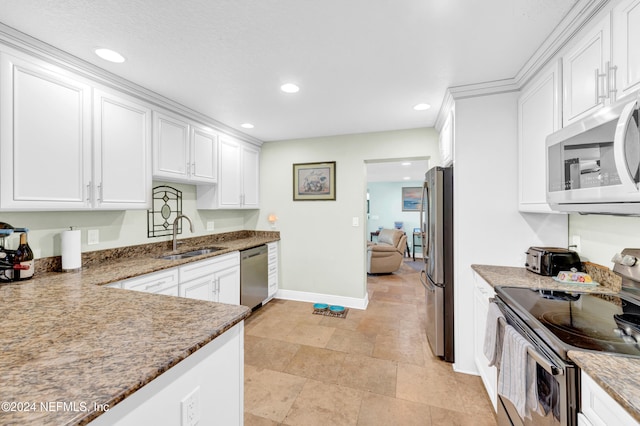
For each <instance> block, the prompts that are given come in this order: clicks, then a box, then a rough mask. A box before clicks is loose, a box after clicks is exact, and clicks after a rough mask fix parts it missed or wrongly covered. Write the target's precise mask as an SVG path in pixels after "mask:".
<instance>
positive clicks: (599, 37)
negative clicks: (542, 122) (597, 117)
mask: <svg viewBox="0 0 640 426" xmlns="http://www.w3.org/2000/svg"><path fill="white" fill-rule="evenodd" d="M610 60H611V18H610V15H609V14H607V15H606V16H605V17H604V19H602V20H601V21H600V22H598V23H597V25H596V26H595V27H593V28H591V30H590V31H588V32H586V33H585V34H584V36H583V37H582V38H581V39H580V40H579V41H578V43H577V44H575V45H574V46H573V47H572V48H571V49H570V50H569V51H568V52H567V53H566V54H565V55H564V56H563V58H562V79H563V87H564V93H563V117H562V120H563V125H564V126H566V125H568V124H570V123H573V122H575V121H577V120H579V119H581V118H583V117H585V116H587V115H589V114H591V113H593V112H594V111H595V110H597V109H599V108H601V107H602V106H603V105H605V104H606V103H608V102H609V99H608V98H606V97H602V96H605V95H606V93H605V92H606V90H605V86H606V80H607V79H606V77H605V75H606V74H607V72H608V70H607V69H605V66H606V65H607V64H608V63H609V62H610ZM598 75H601V76H600V77H598Z"/></svg>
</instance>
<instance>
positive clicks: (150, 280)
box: [122, 268, 178, 293]
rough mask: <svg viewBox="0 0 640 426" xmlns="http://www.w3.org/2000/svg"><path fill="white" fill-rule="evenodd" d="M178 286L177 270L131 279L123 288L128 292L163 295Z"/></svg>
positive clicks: (125, 282)
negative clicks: (165, 291)
mask: <svg viewBox="0 0 640 426" xmlns="http://www.w3.org/2000/svg"><path fill="white" fill-rule="evenodd" d="M174 286H175V287H176V291H177V286H178V271H177V269H175V268H174V269H169V270H167V271H161V272H155V273H153V274H147V275H144V276H142V277H139V278H131V279H129V280H126V281H123V282H122V288H124V289H127V290H135V291H144V292H148V293H163V292H164V290H167V289H169V288H171V287H174Z"/></svg>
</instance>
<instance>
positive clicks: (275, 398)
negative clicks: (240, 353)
mask: <svg viewBox="0 0 640 426" xmlns="http://www.w3.org/2000/svg"><path fill="white" fill-rule="evenodd" d="M306 382H307V379H305V378H303V377H299V376H294V375H291V374H286V373H281V372H277V371H272V370H266V369H259V368H256V367H253V366H250V365H245V368H244V410H245V412H248V413H249V414H253V415H254V416H258V417H263V418H266V419H269V420H273V421H275V422H282V420H284V418H285V416H286V415H287V413H288V412H289V410H290V409H291V406H292V405H293V403H294V401H295V399H296V398H297V397H298V394H299V393H300V392H301V391H302V388H303V386H304V384H305V383H306Z"/></svg>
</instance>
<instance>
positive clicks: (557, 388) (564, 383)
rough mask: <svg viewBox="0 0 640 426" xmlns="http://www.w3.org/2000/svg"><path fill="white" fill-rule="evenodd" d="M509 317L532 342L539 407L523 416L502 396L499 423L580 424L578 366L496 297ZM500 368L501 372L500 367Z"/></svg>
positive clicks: (510, 321) (530, 351)
mask: <svg viewBox="0 0 640 426" xmlns="http://www.w3.org/2000/svg"><path fill="white" fill-rule="evenodd" d="M494 303H497V304H498V306H499V307H500V310H501V311H502V313H503V314H504V316H505V318H506V323H507V324H509V325H511V326H512V327H514V328H515V329H516V331H517V332H518V333H519V334H520V335H521V336H522V337H524V338H525V339H526V340H527V342H529V343H530V344H531V346H532V347H531V348H530V349H529V350H528V356H529V357H530V358H531V359H532V360H533V361H534V362H535V364H536V387H537V388H538V392H537V394H538V409H537V410H532V411H531V418H526V417H525V418H522V417H520V415H519V414H518V411H517V409H516V407H515V406H514V404H513V403H512V402H511V401H509V399H507V398H505V397H503V396H501V395H498V407H497V409H498V425H500V426H503V425H517V426H520V425H532V426H533V425H536V426H537V425H549V426H555V425H563V426H564V425H577V412H578V407H577V401H578V398H579V395H578V389H579V387H578V383H577V380H578V369H577V367H576V366H575V365H574V364H573V363H570V362H566V361H564V360H562V359H560V358H559V357H558V356H557V355H556V354H555V353H554V352H553V351H552V350H551V348H550V347H549V346H548V345H547V344H545V342H544V341H543V340H542V339H541V338H540V337H539V336H538V335H537V334H536V333H535V332H534V331H533V330H531V329H530V328H529V327H528V326H527V325H526V324H525V323H524V321H522V320H520V318H519V317H518V316H517V315H516V314H515V313H514V312H513V311H512V310H511V309H509V308H508V307H507V306H506V305H505V304H504V303H503V302H502V301H501V300H499V299H494ZM502 367H503V366H499V367H498V375H500V368H502Z"/></svg>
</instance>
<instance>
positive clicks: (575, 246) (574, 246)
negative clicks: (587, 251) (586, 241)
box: [569, 235, 581, 253]
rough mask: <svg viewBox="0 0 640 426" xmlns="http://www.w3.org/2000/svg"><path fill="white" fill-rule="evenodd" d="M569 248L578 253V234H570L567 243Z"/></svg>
mask: <svg viewBox="0 0 640 426" xmlns="http://www.w3.org/2000/svg"><path fill="white" fill-rule="evenodd" d="M569 248H570V249H572V250H575V251H577V252H578V253H580V249H581V247H580V235H572V236H571V243H569Z"/></svg>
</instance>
